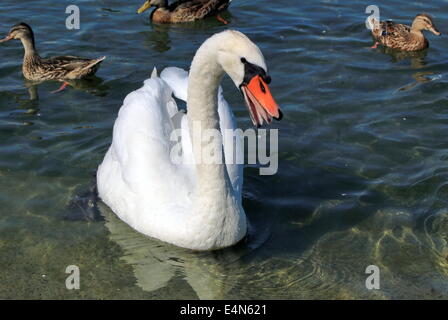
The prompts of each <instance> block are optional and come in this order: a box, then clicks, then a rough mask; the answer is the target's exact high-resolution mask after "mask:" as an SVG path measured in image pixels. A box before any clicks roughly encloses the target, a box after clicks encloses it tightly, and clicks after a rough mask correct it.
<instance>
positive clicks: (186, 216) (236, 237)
mask: <svg viewBox="0 0 448 320" xmlns="http://www.w3.org/2000/svg"><path fill="white" fill-rule="evenodd" d="M225 74H227V75H229V76H230V78H231V79H232V80H233V83H234V84H235V86H236V87H237V88H239V90H240V92H241V93H242V95H243V97H244V101H245V103H246V105H247V107H248V110H249V114H250V117H251V119H252V122H253V124H254V126H257V127H259V126H261V125H263V124H270V123H271V122H272V120H273V119H276V120H280V119H281V118H282V116H283V114H282V112H281V109H280V107H279V105H278V104H277V103H276V101H275V99H274V97H273V95H272V93H271V91H270V88H269V85H268V84H269V83H270V81H271V78H270V76H269V75H268V69H267V67H266V62H265V59H264V57H263V54H262V53H261V51H260V49H259V48H258V47H257V46H256V45H255V44H254V43H253V42H252V41H251V40H250V39H249V38H248V37H247V36H246V35H244V34H243V33H241V32H238V31H235V30H226V31H222V32H220V33H217V34H215V35H213V36H211V37H210V38H209V39H207V40H206V41H205V42H204V43H203V44H202V45H201V46H200V47H199V49H198V50H197V52H196V54H195V56H194V58H193V61H192V63H191V67H190V71H189V73H188V72H187V71H185V70H182V69H179V68H175V67H168V68H166V69H164V70H163V71H162V73H161V74H160V76H158V75H157V70H154V71H153V73H152V75H151V77H150V78H149V79H147V80H145V81H144V84H143V86H142V87H141V88H140V89H138V90H136V91H133V92H131V93H130V94H128V95H127V96H126V98H125V99H124V101H123V105H122V106H121V108H120V110H119V112H118V117H117V119H116V120H115V123H114V126H113V134H112V143H111V145H110V147H109V149H108V150H107V152H106V154H105V156H104V159H103V161H102V162H101V164H100V165H99V167H98V170H97V190H98V195H99V197H100V199H101V200H102V202H103V203H104V204H106V205H107V206H108V207H109V208H110V209H111V210H112V211H113V212H114V213H115V214H116V215H117V216H118V217H119V218H120V219H121V220H122V221H124V222H125V223H127V224H128V225H129V226H131V227H132V228H133V229H134V230H136V231H137V232H139V233H141V234H144V235H146V236H148V237H151V238H155V239H158V240H161V241H163V242H165V243H169V244H172V245H175V246H177V247H182V248H186V249H190V250H196V251H209V250H218V249H222V248H226V247H229V246H232V245H234V244H236V243H238V242H239V241H241V240H242V239H243V238H244V237H245V235H246V233H247V228H248V222H247V218H246V214H245V211H244V209H243V206H242V187H243V164H239V163H240V162H243V161H232V159H244V153H243V151H244V148H242V147H241V144H242V142H241V140H242V139H241V136H240V135H239V134H238V132H239V131H241V130H237V126H236V121H235V117H234V115H233V112H232V109H231V108H230V106H229V104H228V103H227V101H226V100H225V99H224V98H223V95H222V91H223V90H222V88H221V87H220V82H221V79H222V78H223V76H224V75H225ZM174 98H177V99H180V100H184V101H186V105H187V108H186V111H185V110H184V109H183V108H179V107H178V105H177V103H176V100H175V99H174ZM229 130H230V131H229ZM206 132H212V133H216V132H217V133H218V134H217V135H214V136H213V138H212V139H209V138H208V137H209V136H208V135H205V133H206ZM223 132H224V133H223ZM228 132H230V133H231V134H227V133H228ZM232 133H235V134H232ZM211 150H214V151H211ZM220 150H221V151H223V150H225V152H219V151H220ZM209 151H210V152H209ZM215 151H216V152H215ZM207 152H209V153H207ZM210 154H213V156H214V158H213V159H212V160H210V159H209V158H205V155H210ZM226 159H227V161H226ZM229 160H230V161H229Z"/></svg>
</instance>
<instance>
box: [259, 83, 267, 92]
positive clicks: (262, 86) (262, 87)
mask: <svg viewBox="0 0 448 320" xmlns="http://www.w3.org/2000/svg"><path fill="white" fill-rule="evenodd" d="M260 89H261V91H262V92H263V93H266V88H265V87H264V85H263V82H261V81H260Z"/></svg>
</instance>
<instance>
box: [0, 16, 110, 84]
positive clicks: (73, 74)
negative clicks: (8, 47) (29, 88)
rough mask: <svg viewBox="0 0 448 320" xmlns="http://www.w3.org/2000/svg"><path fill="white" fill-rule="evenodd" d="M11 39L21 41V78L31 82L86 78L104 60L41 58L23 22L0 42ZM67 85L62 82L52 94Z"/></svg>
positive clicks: (67, 57) (14, 27) (28, 29)
mask: <svg viewBox="0 0 448 320" xmlns="http://www.w3.org/2000/svg"><path fill="white" fill-rule="evenodd" d="M12 39H18V40H21V41H22V44H23V47H24V49H25V55H24V57H23V65H22V72H23V76H24V77H25V78H26V79H28V80H31V81H46V80H59V81H64V80H76V79H82V78H86V77H88V76H91V75H93V74H95V72H96V71H97V70H98V68H99V65H100V63H101V62H102V61H103V60H104V59H105V58H106V57H101V58H98V59H86V58H80V57H75V56H57V57H51V58H41V57H40V56H39V54H38V53H37V49H36V45H35V41H34V33H33V30H32V29H31V27H30V26H29V25H27V24H26V23H24V22H21V23H19V24H16V25H14V26H12V28H11V29H10V31H9V33H8V35H7V36H6V38H4V39H2V40H0V42H6V41H9V40H12ZM67 85H68V83H67V82H66V81H64V84H63V85H62V86H61V88H59V89H58V90H56V91H54V92H58V91H61V90H63V89H64V88H65V87H66V86H67Z"/></svg>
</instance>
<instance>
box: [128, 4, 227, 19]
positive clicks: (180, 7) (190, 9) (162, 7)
mask: <svg viewBox="0 0 448 320" xmlns="http://www.w3.org/2000/svg"><path fill="white" fill-rule="evenodd" d="M230 2H232V0H179V1H176V2H174V3H172V4H168V0H146V2H145V3H144V4H143V5H142V6H141V7H140V8H139V9H138V10H137V13H139V14H140V13H142V12H144V11H146V10H148V9H149V8H151V7H155V10H153V12H152V13H151V15H150V19H151V20H152V21H153V22H155V23H183V22H193V21H196V20H200V19H204V18H206V17H209V16H213V15H217V16H216V17H217V19H218V20H219V21H221V22H223V23H224V24H228V21H227V20H225V19H224V18H222V17H221V16H220V15H219V13H220V12H222V11H224V10H226V9H227V8H228V7H229V5H230Z"/></svg>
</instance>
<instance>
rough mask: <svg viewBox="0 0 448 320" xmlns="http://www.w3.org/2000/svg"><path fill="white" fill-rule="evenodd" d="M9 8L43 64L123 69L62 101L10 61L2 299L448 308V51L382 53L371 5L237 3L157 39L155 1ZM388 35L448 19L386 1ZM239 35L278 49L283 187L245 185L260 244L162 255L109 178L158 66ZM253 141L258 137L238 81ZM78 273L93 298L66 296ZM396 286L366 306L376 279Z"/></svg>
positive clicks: (274, 68) (231, 96)
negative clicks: (225, 35) (98, 179)
mask: <svg viewBox="0 0 448 320" xmlns="http://www.w3.org/2000/svg"><path fill="white" fill-rule="evenodd" d="M73 3H75V4H77V5H78V6H79V7H80V10H81V29H80V30H67V29H66V28H65V19H66V17H67V14H65V8H66V7H67V6H68V5H69V4H72V1H56V2H55V1H49V0H33V1H20V2H19V3H18V2H17V1H13V0H3V1H2V2H1V4H0V16H1V22H0V34H2V36H3V35H6V33H7V31H8V30H9V27H10V26H11V25H13V24H15V23H18V22H20V21H24V22H27V23H28V24H30V25H31V26H32V27H33V28H34V31H35V34H36V41H37V46H38V49H39V52H40V54H41V55H42V56H52V55H63V54H72V55H79V56H85V57H92V58H93V57H99V56H103V55H105V56H107V59H106V60H105V61H104V63H103V64H102V66H101V68H100V70H99V71H98V73H97V77H96V78H94V79H91V80H88V81H79V82H77V83H76V84H75V85H74V87H71V88H68V89H67V90H66V91H64V92H62V93H59V94H52V93H51V91H53V90H55V89H57V87H58V86H59V85H60V84H59V83H57V82H46V83H42V84H40V85H38V86H37V87H33V86H30V84H29V83H27V82H25V81H24V79H23V76H22V74H21V59H22V54H23V49H22V46H21V44H20V43H19V42H18V41H10V42H8V43H4V44H1V45H0V270H1V271H0V298H3V299H11V298H26V299H30V298H38V299H40V298H44V299H48V298H53V299H78V298H85V299H95V298H99V299H105V298H115V299H196V298H216V299H249V298H260V299H403V298H411V299H416V298H422V299H429V298H432V299H447V298H448V260H447V259H448V244H447V242H448V208H447V196H448V141H447V137H448V80H447V77H448V65H447V64H446V61H447V52H448V42H447V41H446V36H442V37H436V36H434V35H432V34H428V35H427V36H428V39H429V42H430V48H429V49H428V50H427V51H425V52H423V53H420V54H417V55H412V56H403V55H400V54H396V53H390V52H385V51H384V50H382V49H376V50H372V49H369V47H370V46H371V45H372V44H373V42H372V39H371V37H370V35H369V32H368V30H366V28H365V25H364V21H365V19H366V17H367V15H366V14H365V13H364V11H365V8H366V7H367V6H368V5H370V4H372V3H370V2H365V1H354V0H350V1H336V0H326V1H311V0H304V1H285V0H281V1H268V0H260V1H249V0H246V1H245V0H234V1H233V3H232V5H231V7H230V9H229V11H228V12H226V13H224V14H223V16H224V17H225V18H226V19H228V20H229V21H230V24H229V25H228V26H225V25H223V24H222V23H220V22H219V21H217V20H216V19H214V18H210V19H207V20H204V21H201V22H197V23H191V24H186V25H176V26H157V25H153V24H151V23H150V22H149V20H148V14H144V15H140V16H138V15H136V13H135V11H136V9H137V8H138V7H139V5H141V2H140V1H124V0H112V1H105V0H104V1H99V0H98V1H87V0H86V1H73ZM374 4H376V5H378V6H379V7H380V9H381V17H382V19H394V20H395V21H398V22H403V23H410V22H411V20H412V18H413V17H414V16H415V15H416V14H417V13H419V12H427V13H430V14H432V15H433V16H434V21H435V23H436V26H437V27H438V28H439V29H440V31H442V33H445V34H446V33H448V2H446V1H441V0H438V1H431V2H430V3H428V2H427V1H420V2H408V1H396V0H395V1H394V0H393V1H376V2H375V3H374ZM229 27H230V28H234V29H237V30H239V31H242V32H244V33H245V34H247V35H248V36H249V37H250V38H251V39H252V40H253V41H254V42H255V43H257V44H258V45H259V46H260V48H261V49H262V51H263V53H264V55H265V57H266V60H267V63H268V66H269V68H270V73H271V76H272V79H273V81H272V85H271V89H272V92H273V94H274V96H275V97H276V100H277V101H278V102H279V104H280V105H281V107H282V109H283V112H284V119H283V120H282V121H281V122H276V123H275V124H274V127H275V128H278V129H279V130H280V131H279V144H280V145H279V151H280V159H279V172H278V174H277V175H275V176H259V175H258V170H257V169H256V168H247V170H246V171H245V186H244V201H243V205H244V208H245V211H246V213H247V215H248V217H249V219H250V221H251V223H252V225H253V226H254V230H253V232H252V234H251V236H250V237H249V238H248V240H247V241H245V242H244V243H241V244H239V245H237V246H236V247H234V248H230V249H226V250H223V251H219V252H213V253H193V252H190V251H187V250H183V249H178V248H175V247H172V246H169V245H165V244H163V243H161V242H158V241H156V240H152V239H148V238H146V237H144V236H142V235H140V234H138V233H136V232H134V231H133V230H131V229H130V228H129V227H128V226H127V225H125V224H124V223H122V222H121V221H119V220H118V219H117V218H116V217H115V216H114V215H113V213H111V212H110V211H109V210H108V209H107V207H105V206H104V205H102V204H101V203H99V204H98V206H99V209H100V212H101V214H99V213H96V212H95V211H94V210H93V209H92V205H95V204H96V199H95V196H94V193H93V192H91V189H92V185H94V183H95V181H94V175H95V171H96V168H97V166H98V165H99V163H100V162H101V161H102V159H103V156H104V154H105V152H106V151H107V148H108V146H109V145H110V142H111V137H112V126H113V122H114V120H115V118H116V115H117V112H118V110H119V108H120V106H121V103H122V101H123V99H124V97H125V96H126V94H127V93H129V92H131V91H133V90H135V89H137V88H139V87H140V86H141V84H142V82H143V80H144V79H146V78H148V77H149V75H150V73H151V71H152V69H153V67H154V66H157V68H158V69H159V70H162V68H163V67H166V66H179V67H183V68H188V66H189V64H190V62H191V59H192V57H193V55H194V53H195V51H196V49H197V48H198V46H199V45H200V44H201V43H202V42H203V41H204V40H205V39H206V38H208V37H209V36H210V35H212V34H214V33H216V32H219V31H222V30H225V29H226V28H229ZM224 89H225V96H226V99H227V100H228V101H229V103H230V104H231V105H232V106H233V107H234V111H235V113H236V116H237V120H238V125H239V126H240V127H242V128H249V127H250V126H251V122H250V119H249V117H248V114H247V110H246V107H245V106H244V104H243V100H242V97H241V95H240V94H239V93H238V91H237V90H236V89H235V87H234V86H233V84H232V83H231V81H229V79H226V80H225V81H224ZM68 265H77V266H79V268H80V273H81V289H80V290H67V289H66V287H65V279H66V277H67V276H68V275H67V274H65V268H66V267H67V266H68ZM369 265H376V266H378V267H379V268H380V271H381V287H380V289H379V290H367V289H366V287H365V280H366V277H367V276H368V275H366V274H365V270H366V267H367V266H369Z"/></svg>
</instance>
